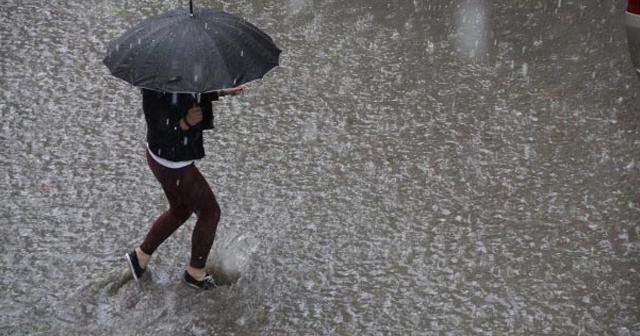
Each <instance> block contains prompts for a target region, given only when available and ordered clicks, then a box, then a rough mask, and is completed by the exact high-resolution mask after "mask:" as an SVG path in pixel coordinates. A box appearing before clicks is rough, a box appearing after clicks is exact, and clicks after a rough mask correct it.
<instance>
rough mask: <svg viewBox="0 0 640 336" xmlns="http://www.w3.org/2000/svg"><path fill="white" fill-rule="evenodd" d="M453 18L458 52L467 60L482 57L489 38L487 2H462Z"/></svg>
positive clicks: (477, 0) (473, 0)
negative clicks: (454, 18)
mask: <svg viewBox="0 0 640 336" xmlns="http://www.w3.org/2000/svg"><path fill="white" fill-rule="evenodd" d="M455 16H456V33H455V34H456V47H457V48H458V52H459V53H460V54H462V55H463V56H467V57H469V58H475V57H477V56H482V55H484V54H485V52H486V51H487V45H488V44H489V43H490V42H489V38H490V36H491V32H490V31H489V29H490V27H491V25H489V22H488V21H489V17H488V16H489V9H488V8H487V1H485V0H469V1H464V2H462V4H461V5H460V7H459V8H458V9H457V11H456V13H455Z"/></svg>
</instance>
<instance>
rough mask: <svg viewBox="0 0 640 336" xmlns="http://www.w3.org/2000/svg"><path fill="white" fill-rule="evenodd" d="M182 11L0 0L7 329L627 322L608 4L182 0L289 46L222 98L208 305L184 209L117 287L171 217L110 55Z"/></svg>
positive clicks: (624, 123) (626, 89) (607, 328)
mask: <svg viewBox="0 0 640 336" xmlns="http://www.w3.org/2000/svg"><path fill="white" fill-rule="evenodd" d="M178 3H179V1H168V0H165V1H161V0H146V1H123V0H113V1H99V0H86V1H66V0H48V1H44V0H20V1H17V0H3V1H2V2H1V7H0V40H1V41H2V43H0V54H1V57H0V66H1V68H0V71H1V73H0V75H1V77H0V81H1V91H0V115H1V117H2V118H1V119H2V123H1V124H0V141H1V143H0V148H1V150H0V167H1V168H2V169H1V170H0V216H1V222H0V272H1V273H2V277H1V280H0V293H1V294H0V334H2V335H506V334H509V335H620V336H622V335H639V334H640V317H639V315H640V301H639V297H640V285H638V284H639V283H640V274H639V272H640V265H639V264H638V255H639V253H640V225H639V224H638V218H639V217H640V194H639V193H638V185H639V184H640V178H639V174H640V157H639V156H638V152H637V148H638V144H640V97H638V90H640V83H639V81H638V78H636V76H635V74H634V72H633V70H632V69H631V64H630V61H629V58H628V55H627V46H626V40H625V38H626V37H625V32H624V26H623V24H624V20H623V14H624V5H625V2H624V1H622V0H616V1H597V0H584V1H575V0H574V1H571V0H559V1H511V0H503V1H484V0H477V1H465V0H456V1H448V0H447V1H445V0H434V1H426V0H424V1H404V0H401V1H378V0H373V1H372V0H352V1H338V0H325V1H310V0H309V1H305V0H288V1H286V0H269V1H257V0H241V1H196V5H203V4H205V5H207V6H210V7H217V8H224V9H226V10H228V11H231V12H235V13H239V14H241V15H243V16H244V17H246V18H247V19H249V20H250V21H252V22H254V23H256V24H257V25H258V26H260V27H262V28H264V29H265V30H266V31H267V32H269V33H270V34H272V35H273V37H274V39H275V40H276V42H277V43H278V45H279V46H280V47H281V48H282V49H283V50H284V52H283V54H282V66H281V67H280V68H278V69H276V70H275V71H273V72H272V73H270V74H269V75H268V76H267V77H266V78H265V80H264V81H263V82H262V83H254V84H252V85H251V87H250V90H249V92H248V94H246V95H245V96H243V97H241V98H231V99H225V100H224V101H221V102H220V103H219V104H218V105H217V106H216V109H215V113H216V130H215V132H211V133H208V134H207V142H206V150H207V154H208V155H207V157H206V158H205V159H204V160H202V161H201V162H200V163H199V167H200V169H201V170H202V172H203V173H204V175H205V176H206V177H207V178H208V180H209V181H210V182H211V184H212V185H213V186H214V191H215V193H216V195H217V196H218V199H219V201H220V204H221V207H222V210H223V219H222V221H221V224H220V227H219V230H218V236H217V239H216V242H215V244H214V247H213V250H212V254H211V256H210V260H209V265H210V266H211V268H212V269H213V270H214V272H215V274H216V276H217V278H218V279H219V280H220V281H221V282H223V283H225V284H226V286H224V287H221V288H219V289H217V290H215V291H212V292H203V293H200V292H196V291H194V290H191V289H190V288H187V287H186V286H185V285H184V284H182V283H181V282H180V277H181V273H182V270H183V269H184V267H185V264H186V262H187V260H188V253H189V244H190V234H191V228H192V227H193V223H194V220H193V219H191V220H190V221H189V222H188V223H187V224H186V226H185V227H183V228H182V229H180V230H179V231H178V232H177V233H176V234H175V235H174V236H173V237H172V238H171V239H169V240H168V241H167V242H166V243H165V244H164V245H163V246H161V248H160V249H159V250H158V251H157V253H156V255H155V256H154V259H153V261H152V264H151V266H150V267H151V272H150V273H151V275H150V276H147V277H145V279H144V281H142V282H141V284H140V285H137V284H135V283H133V282H131V281H127V280H128V278H127V277H126V275H124V274H123V271H124V267H125V265H124V262H123V258H122V256H123V254H124V253H125V252H127V251H128V250H130V249H131V248H133V247H134V246H136V244H139V243H140V240H141V239H142V237H143V235H144V233H145V232H146V229H147V228H148V226H149V224H150V222H151V221H152V220H153V219H154V217H155V216H156V215H157V214H158V213H159V212H160V211H161V210H163V209H164V208H165V206H166V205H165V200H164V196H163V194H162V192H161V189H160V187H159V185H158V184H157V183H156V181H155V180H154V179H153V177H152V175H151V174H150V172H149V170H148V168H147V167H146V164H145V161H144V135H145V130H144V122H143V118H142V114H141V109H140V96H139V93H138V91H137V90H136V89H134V88H132V87H130V86H128V85H127V84H126V83H124V82H122V81H120V80H117V79H115V78H113V77H111V76H109V74H108V72H107V70H106V68H105V67H104V66H103V65H102V64H101V59H102V57H103V53H104V51H105V49H106V44H107V43H108V42H109V41H111V40H112V39H113V38H115V37H116V36H118V35H119V34H121V33H122V32H123V31H124V30H125V29H127V28H128V27H130V26H131V25H132V24H134V23H136V22H137V21H139V20H140V19H142V18H143V17H146V16H148V15H152V14H157V13H159V12H162V11H164V10H168V9H171V8H175V7H176V6H182V5H184V6H186V3H187V1H184V3H185V4H178Z"/></svg>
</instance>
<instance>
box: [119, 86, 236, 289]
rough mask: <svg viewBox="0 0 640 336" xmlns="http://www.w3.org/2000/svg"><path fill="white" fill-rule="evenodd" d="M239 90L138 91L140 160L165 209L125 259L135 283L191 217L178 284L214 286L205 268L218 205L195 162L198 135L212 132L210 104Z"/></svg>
mask: <svg viewBox="0 0 640 336" xmlns="http://www.w3.org/2000/svg"><path fill="white" fill-rule="evenodd" d="M244 90H245V87H244V86H238V87H235V88H230V89H222V90H218V91H213V92H210V93H203V94H178V93H164V92H160V91H154V90H149V89H142V107H143V111H144V116H145V121H146V124H147V149H146V159H147V163H148V165H149V168H150V169H151V172H152V173H153V175H154V176H155V178H156V179H157V180H158V182H159V183H160V185H161V186H162V189H163V191H164V194H165V196H166V198H167V200H168V202H169V208H168V209H167V210H165V211H164V212H162V213H161V214H160V215H159V217H157V219H156V220H155V221H154V222H153V223H152V225H151V227H150V229H149V231H148V232H147V234H146V236H145V238H144V240H143V241H142V243H141V244H140V245H139V246H138V247H136V248H135V249H134V250H133V251H131V252H129V253H127V254H126V255H125V259H126V261H127V265H128V267H129V270H130V271H131V274H132V275H133V278H134V279H135V280H136V281H138V280H139V279H140V277H141V276H142V275H143V273H144V272H145V270H146V268H147V265H148V263H149V259H150V258H151V256H152V255H153V253H154V252H155V251H156V249H157V248H158V247H159V246H160V245H161V244H162V243H163V242H164V241H165V240H166V239H167V238H169V236H171V235H172V234H173V233H174V232H175V231H176V230H177V229H178V228H179V227H180V226H182V224H184V223H185V222H186V221H187V220H188V219H189V218H190V217H191V215H192V214H194V213H195V214H196V216H197V217H198V219H197V221H196V224H195V227H194V228H193V233H192V237H191V258H190V260H189V264H188V267H187V269H186V270H185V271H184V281H185V282H186V283H187V284H189V285H191V286H193V287H196V288H199V289H204V290H208V289H212V288H215V287H216V286H217V285H216V283H215V281H214V279H213V277H212V276H211V275H210V274H209V273H207V271H206V269H205V263H206V261H207V257H208V256H209V252H210V250H211V247H212V246H213V241H214V238H215V235H216V229H217V226H218V222H219V221H220V206H219V205H218V202H217V200H216V197H215V195H214V193H213V191H212V190H211V187H210V185H209V183H208V182H207V180H206V179H205V178H204V177H203V176H202V174H201V173H200V171H199V170H198V168H197V167H196V166H195V161H196V160H200V159H202V158H203V157H204V156H205V152H204V146H203V139H202V131H203V130H207V129H213V111H212V102H213V101H216V100H218V98H220V97H222V96H227V95H229V96H236V95H240V94H242V93H243V92H244Z"/></svg>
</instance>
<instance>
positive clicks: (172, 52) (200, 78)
mask: <svg viewBox="0 0 640 336" xmlns="http://www.w3.org/2000/svg"><path fill="white" fill-rule="evenodd" d="M189 3H190V6H189V11H187V10H179V9H178V10H172V11H168V12H165V13H164V14H160V15H157V16H152V17H149V18H147V19H145V20H143V21H142V22H140V23H139V24H138V25H136V26H135V27H133V28H131V29H129V30H128V31H127V32H125V33H124V34H123V35H122V36H120V37H119V38H118V39H116V40H115V41H113V42H111V44H110V45H109V47H108V49H107V55H106V57H105V58H104V60H103V62H104V64H105V65H106V66H107V67H108V68H109V70H110V71H111V73H112V74H113V75H114V76H116V77H118V78H121V79H123V80H125V81H127V82H129V83H131V84H133V85H134V86H138V87H142V88H147V89H152V90H158V91H164V92H174V93H205V92H211V91H214V90H219V89H223V88H230V87H236V86H238V85H241V84H244V83H247V82H250V81H252V80H255V79H259V78H262V77H263V76H264V75H265V74H266V73H267V72H268V71H269V70H271V69H273V68H274V67H276V66H277V65H278V58H279V56H280V49H278V47H277V46H276V45H275V44H274V42H273V40H272V39H271V37H269V35H267V34H266V33H264V32H263V31H261V30H260V29H258V28H257V27H256V26H254V25H253V24H251V23H249V22H247V21H246V20H244V19H242V18H240V17H238V16H235V15H233V14H230V13H227V12H224V11H221V10H213V9H207V8H196V9H195V10H194V8H193V2H192V1H190V2H189Z"/></svg>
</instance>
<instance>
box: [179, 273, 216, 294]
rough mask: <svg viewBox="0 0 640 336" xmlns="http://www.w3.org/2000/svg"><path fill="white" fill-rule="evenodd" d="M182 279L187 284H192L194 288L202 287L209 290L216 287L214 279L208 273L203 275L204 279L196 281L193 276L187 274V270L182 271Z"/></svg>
mask: <svg viewBox="0 0 640 336" xmlns="http://www.w3.org/2000/svg"><path fill="white" fill-rule="evenodd" d="M184 281H185V282H186V283H187V285H189V286H192V287H195V288H198V289H203V290H209V289H214V288H216V287H218V285H216V282H215V280H213V277H212V276H211V275H210V274H208V273H207V275H206V276H205V277H204V279H202V280H200V281H198V280H196V279H195V278H194V277H192V276H191V275H190V274H189V272H187V271H184Z"/></svg>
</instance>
